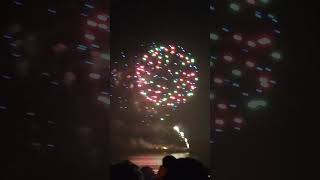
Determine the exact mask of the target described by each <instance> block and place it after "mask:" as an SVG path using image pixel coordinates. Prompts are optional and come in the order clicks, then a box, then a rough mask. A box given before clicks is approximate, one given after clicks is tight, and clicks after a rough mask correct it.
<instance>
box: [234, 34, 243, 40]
mask: <svg viewBox="0 0 320 180" xmlns="http://www.w3.org/2000/svg"><path fill="white" fill-rule="evenodd" d="M233 39H235V40H237V41H242V36H241V35H239V34H235V35H233Z"/></svg>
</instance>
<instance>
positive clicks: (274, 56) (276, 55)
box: [271, 52, 282, 60]
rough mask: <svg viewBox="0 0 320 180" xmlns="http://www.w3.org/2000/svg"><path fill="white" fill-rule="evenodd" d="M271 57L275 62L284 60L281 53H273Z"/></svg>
mask: <svg viewBox="0 0 320 180" xmlns="http://www.w3.org/2000/svg"><path fill="white" fill-rule="evenodd" d="M271 57H272V58H273V59H275V60H280V59H281V58H282V57H281V54H280V53H279V52H272V53H271Z"/></svg>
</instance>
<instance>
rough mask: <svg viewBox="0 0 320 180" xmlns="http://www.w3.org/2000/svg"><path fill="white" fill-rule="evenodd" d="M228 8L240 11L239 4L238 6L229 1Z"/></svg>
mask: <svg viewBox="0 0 320 180" xmlns="http://www.w3.org/2000/svg"><path fill="white" fill-rule="evenodd" d="M230 8H231V9H232V10H234V11H237V12H238V11H240V6H239V4H236V3H231V4H230Z"/></svg>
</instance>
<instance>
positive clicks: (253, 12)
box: [210, 0, 282, 132]
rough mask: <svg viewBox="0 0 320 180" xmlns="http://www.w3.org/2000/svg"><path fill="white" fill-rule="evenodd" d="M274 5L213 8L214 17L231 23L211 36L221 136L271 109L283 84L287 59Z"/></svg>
mask: <svg viewBox="0 0 320 180" xmlns="http://www.w3.org/2000/svg"><path fill="white" fill-rule="evenodd" d="M269 5H270V1H262V0H261V1H255V0H247V1H246V2H229V4H228V3H225V4H224V3H214V2H213V3H212V5H211V6H210V10H211V11H212V12H213V13H215V14H214V16H217V17H228V18H226V19H230V22H224V24H222V25H221V26H220V27H219V26H216V27H213V28H212V33H210V40H211V42H212V47H213V48H212V51H211V60H210V66H211V72H212V73H211V75H212V77H211V94H210V99H211V100H212V102H213V103H212V104H213V108H214V111H213V112H214V113H213V116H212V117H213V118H214V119H213V120H212V124H213V130H214V131H215V132H223V131H224V130H225V129H226V128H228V127H231V128H232V129H235V130H240V129H241V127H242V126H243V123H244V122H246V121H245V120H246V119H248V118H249V117H248V116H249V115H250V113H254V112H257V111H258V110H263V109H265V108H266V107H267V106H268V100H267V98H268V97H270V90H272V89H273V88H274V87H275V86H276V84H277V82H276V81H275V80H274V72H275V71H276V70H277V64H278V63H279V61H280V60H281V59H282V54H281V52H280V51H279V47H278V43H277V40H278V39H279V35H280V30H279V27H278V20H277V18H276V16H275V15H273V14H272V13H270V12H268V11H267V10H269V8H268V7H267V6H269ZM217 9H219V10H218V11H216V10H217ZM223 9H224V10H223ZM235 22H245V23H246V24H236V23H235Z"/></svg>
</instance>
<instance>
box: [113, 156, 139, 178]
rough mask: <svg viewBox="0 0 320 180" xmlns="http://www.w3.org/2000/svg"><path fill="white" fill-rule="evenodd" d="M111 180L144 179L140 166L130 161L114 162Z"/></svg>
mask: <svg viewBox="0 0 320 180" xmlns="http://www.w3.org/2000/svg"><path fill="white" fill-rule="evenodd" d="M110 177H111V180H144V178H143V174H142V172H141V171H140V169H139V167H138V166H137V165H135V164H133V163H132V162H130V161H122V162H120V163H117V164H113V165H112V166H111V168H110Z"/></svg>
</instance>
